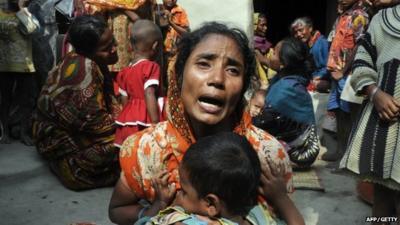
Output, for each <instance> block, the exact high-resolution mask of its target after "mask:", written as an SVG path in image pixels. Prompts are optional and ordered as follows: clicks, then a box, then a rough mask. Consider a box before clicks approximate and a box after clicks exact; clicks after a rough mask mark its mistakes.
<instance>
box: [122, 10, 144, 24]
mask: <svg viewBox="0 0 400 225" xmlns="http://www.w3.org/2000/svg"><path fill="white" fill-rule="evenodd" d="M124 13H125V15H127V16H128V18H129V20H130V21H131V22H132V23H134V22H136V20H138V19H140V16H139V15H138V14H137V13H135V12H134V11H131V10H124Z"/></svg>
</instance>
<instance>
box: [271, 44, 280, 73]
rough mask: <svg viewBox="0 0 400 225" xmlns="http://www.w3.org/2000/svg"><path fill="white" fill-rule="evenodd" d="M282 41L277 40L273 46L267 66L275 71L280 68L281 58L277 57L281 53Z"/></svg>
mask: <svg viewBox="0 0 400 225" xmlns="http://www.w3.org/2000/svg"><path fill="white" fill-rule="evenodd" d="M281 47H282V42H278V44H276V46H275V48H274V54H272V56H271V60H270V65H269V67H270V68H271V69H273V70H275V71H279V70H280V69H281V65H282V63H281V60H280V59H279V54H280V53H281Z"/></svg>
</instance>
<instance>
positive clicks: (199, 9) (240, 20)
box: [157, 0, 254, 37]
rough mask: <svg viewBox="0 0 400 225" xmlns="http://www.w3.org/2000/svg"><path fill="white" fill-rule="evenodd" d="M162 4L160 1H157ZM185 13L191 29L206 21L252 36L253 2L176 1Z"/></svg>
mask: <svg viewBox="0 0 400 225" xmlns="http://www.w3.org/2000/svg"><path fill="white" fill-rule="evenodd" d="M157 2H159V3H160V4H162V0H157ZM177 3H178V4H179V5H181V6H182V7H183V8H184V9H185V10H186V12H187V14H188V16H189V22H190V27H191V29H192V30H193V29H196V28H197V27H199V26H200V25H201V24H202V23H204V22H207V21H218V22H224V23H227V24H228V25H229V26H234V27H238V28H241V29H242V30H244V31H245V32H246V34H247V35H248V36H249V37H251V36H252V35H253V25H252V23H253V21H252V17H253V11H254V10H253V0H200V1H196V0H178V2H177Z"/></svg>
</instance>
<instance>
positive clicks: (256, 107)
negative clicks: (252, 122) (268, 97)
mask: <svg viewBox="0 0 400 225" xmlns="http://www.w3.org/2000/svg"><path fill="white" fill-rule="evenodd" d="M264 100H265V97H264V96H263V95H262V94H259V93H257V94H256V95H255V96H254V97H253V98H252V99H251V100H250V116H251V117H256V116H258V115H259V114H260V113H261V111H262V109H263V108H264Z"/></svg>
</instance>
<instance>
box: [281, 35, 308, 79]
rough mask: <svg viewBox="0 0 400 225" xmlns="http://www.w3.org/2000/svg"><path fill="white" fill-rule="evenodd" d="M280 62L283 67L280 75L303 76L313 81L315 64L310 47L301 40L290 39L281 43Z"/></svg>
mask: <svg viewBox="0 0 400 225" xmlns="http://www.w3.org/2000/svg"><path fill="white" fill-rule="evenodd" d="M279 60H280V61H281V63H282V65H283V69H282V70H281V72H280V73H282V74H285V75H293V74H297V75H302V76H304V77H306V78H308V79H311V75H312V72H313V71H314V68H315V64H314V59H313V57H312V55H311V54H310V50H309V48H308V46H307V45H306V44H305V43H303V42H302V41H301V40H298V39H296V38H294V37H288V38H285V39H283V40H282V41H281V51H280V53H279Z"/></svg>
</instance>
